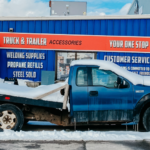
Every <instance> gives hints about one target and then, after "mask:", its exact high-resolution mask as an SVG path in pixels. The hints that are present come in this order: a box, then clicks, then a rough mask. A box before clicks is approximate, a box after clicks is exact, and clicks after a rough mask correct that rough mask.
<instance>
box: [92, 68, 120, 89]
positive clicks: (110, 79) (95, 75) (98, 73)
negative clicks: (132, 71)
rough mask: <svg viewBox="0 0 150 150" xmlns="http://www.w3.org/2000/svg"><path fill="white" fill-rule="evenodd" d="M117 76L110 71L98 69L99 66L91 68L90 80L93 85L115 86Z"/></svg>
mask: <svg viewBox="0 0 150 150" xmlns="http://www.w3.org/2000/svg"><path fill="white" fill-rule="evenodd" d="M117 78H118V76H117V75H116V74H114V73H113V72H111V71H107V70H100V69H99V68H92V82H93V86H105V87H108V88H115V86H114V85H115V82H117Z"/></svg>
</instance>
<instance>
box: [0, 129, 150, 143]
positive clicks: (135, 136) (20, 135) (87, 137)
mask: <svg viewBox="0 0 150 150" xmlns="http://www.w3.org/2000/svg"><path fill="white" fill-rule="evenodd" d="M0 140H4V141H6V140H19V141H31V140H33V141H36V140H42V141H54V140H56V141H82V140H83V141H129V140H130V141H131V140H132V141H133V140H150V132H146V133H145V132H131V131H120V132H117V131H110V132H100V131H84V132H82V131H73V132H66V131H56V130H54V131H40V132H37V131H36V132H35V131H34V132H32V131H28V132H25V131H20V132H14V131H12V130H5V131H4V132H1V133H0Z"/></svg>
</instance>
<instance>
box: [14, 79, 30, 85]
mask: <svg viewBox="0 0 150 150" xmlns="http://www.w3.org/2000/svg"><path fill="white" fill-rule="evenodd" d="M17 80H18V85H19V86H27V85H26V82H29V81H30V80H23V79H17ZM30 82H31V81H30Z"/></svg>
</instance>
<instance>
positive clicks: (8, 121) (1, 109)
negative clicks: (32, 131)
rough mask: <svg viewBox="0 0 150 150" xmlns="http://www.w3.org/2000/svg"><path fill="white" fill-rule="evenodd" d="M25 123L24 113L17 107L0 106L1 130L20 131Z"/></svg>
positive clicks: (10, 105) (9, 105)
mask: <svg viewBox="0 0 150 150" xmlns="http://www.w3.org/2000/svg"><path fill="white" fill-rule="evenodd" d="M23 123H24V117H23V113H22V111H21V110H20V109H19V108H18V107H17V106H15V105H12V104H3V105H0V129H2V130H5V129H10V130H14V131H19V130H20V129H21V128H22V126H23Z"/></svg>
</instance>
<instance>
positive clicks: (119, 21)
mask: <svg viewBox="0 0 150 150" xmlns="http://www.w3.org/2000/svg"><path fill="white" fill-rule="evenodd" d="M149 29H150V17H149V16H146V15H144V16H140V18H139V17H138V16H118V17H115V16H111V17H109V16H103V17H87V16H84V17H83V16H80V17H55V18H54V17H47V18H44V17H43V18H6V17H5V18H0V39H1V40H0V43H1V44H0V66H1V67H0V78H5V77H8V78H13V77H16V78H20V79H28V80H33V81H41V71H42V70H44V71H55V73H56V75H55V79H56V80H59V79H60V78H61V77H62V76H65V75H67V74H68V73H69V68H70V63H71V61H72V60H80V59H99V60H106V61H112V62H114V63H116V64H118V65H120V66H121V67H123V68H125V69H127V70H129V71H132V72H134V73H137V74H141V75H147V76H149V75H150V30H149Z"/></svg>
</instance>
